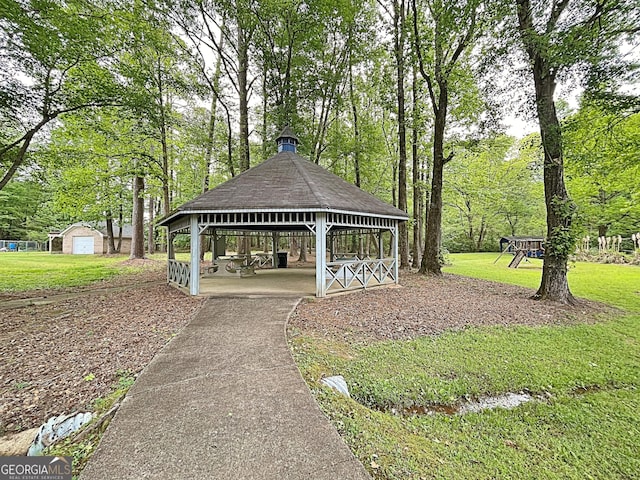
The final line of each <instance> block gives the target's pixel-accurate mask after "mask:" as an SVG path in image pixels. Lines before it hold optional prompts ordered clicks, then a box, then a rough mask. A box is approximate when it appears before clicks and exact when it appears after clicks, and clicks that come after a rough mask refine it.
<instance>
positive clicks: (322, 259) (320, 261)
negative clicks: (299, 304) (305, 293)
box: [316, 212, 327, 298]
mask: <svg viewBox="0 0 640 480" xmlns="http://www.w3.org/2000/svg"><path fill="white" fill-rule="evenodd" d="M326 269H327V214H326V213H324V212H318V213H316V297H320V298H323V297H326V296H327V280H326V274H325V270H326Z"/></svg>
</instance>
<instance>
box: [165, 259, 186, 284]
mask: <svg viewBox="0 0 640 480" xmlns="http://www.w3.org/2000/svg"><path fill="white" fill-rule="evenodd" d="M167 268H168V275H167V279H168V280H169V281H170V282H173V283H177V284H178V285H180V286H181V287H188V286H189V281H190V280H191V264H190V263H189V262H179V261H177V260H169V263H168V265H167Z"/></svg>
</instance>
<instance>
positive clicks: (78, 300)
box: [0, 269, 605, 435]
mask: <svg viewBox="0 0 640 480" xmlns="http://www.w3.org/2000/svg"><path fill="white" fill-rule="evenodd" d="M163 279H164V271H157V269H156V270H153V269H152V270H149V271H147V272H143V273H141V274H137V275H129V276H122V277H117V278H116V279H112V280H109V281H107V282H100V283H99V284H94V285H92V286H90V287H84V288H82V289H72V290H67V291H66V292H59V291H56V292H43V291H34V292H28V293H27V294H23V295H20V296H21V297H23V298H25V297H27V298H28V297H37V296H46V295H50V294H56V293H58V294H59V293H71V292H76V293H77V295H76V296H74V297H73V298H66V299H62V300H58V301H55V302H53V303H50V304H46V305H39V306H25V307H21V308H13V309H0V358H1V359H2V362H0V435H2V434H3V433H9V432H13V431H21V430H24V429H27V428H31V427H37V426H39V425H40V424H42V423H43V422H44V421H46V420H47V419H48V418H49V417H50V416H52V415H60V414H63V413H71V412H74V411H79V410H86V409H88V408H89V407H90V405H91V402H92V401H93V400H94V399H96V398H98V397H100V396H103V395H106V394H108V393H109V392H110V391H111V389H112V387H113V385H114V383H115V382H116V381H117V378H118V373H119V372H123V371H129V372H133V373H137V372H139V371H141V370H142V369H143V368H144V366H145V365H147V364H148V363H149V361H150V360H151V359H152V358H153V356H154V355H155V354H156V353H157V352H158V351H159V350H160V348H162V346H164V345H165V344H166V342H167V341H168V340H169V339H170V338H171V337H172V335H174V334H175V333H177V332H179V331H180V329H181V328H182V327H183V326H184V325H185V324H186V323H187V322H188V321H189V320H190V319H191V318H192V316H193V315H194V314H195V312H196V311H197V309H198V308H199V306H200V305H201V304H202V299H197V298H192V297H189V296H187V295H184V294H183V293H181V292H179V291H177V290H175V289H173V288H171V287H168V286H167V285H165V284H164V283H163ZM402 283H403V286H401V287H398V288H378V289H373V290H369V291H363V292H358V293H353V294H349V295H343V296H338V297H332V298H329V299H326V300H321V301H313V302H303V303H301V304H300V305H299V306H298V308H297V310H296V311H295V313H294V314H293V316H292V318H291V319H290V322H289V324H290V327H292V328H298V329H301V330H303V331H305V332H314V333H316V334H320V335H330V336H333V337H338V338H342V339H346V340H349V341H366V342H370V341H379V340H390V339H393V340H399V339H410V338H415V337H418V336H424V335H434V334H439V333H442V332H444V331H446V330H452V329H453V330H460V329H464V328H467V327H471V326H487V325H557V324H572V323H577V322H593V321H594V318H597V316H596V315H594V314H596V313H598V312H601V311H603V310H604V309H605V307H603V306H601V305H599V304H595V303H590V302H586V301H585V302H580V304H579V305H578V306H573V307H564V306H559V305H556V304H550V303H545V302H539V301H534V300H531V299H530V297H531V295H532V294H533V291H532V290H528V289H525V288H520V287H515V286H510V285H502V284H498V283H492V282H487V281H483V280H475V279H470V278H464V277H458V276H454V275H444V276H442V277H441V278H433V277H424V276H420V275H416V274H410V273H406V272H403V274H402ZM122 286H126V287H128V288H124V289H123V288H120V287H122ZM104 289H107V290H105V291H101V290H104ZM16 297H17V296H9V295H7V296H5V299H14V300H15V298H16Z"/></svg>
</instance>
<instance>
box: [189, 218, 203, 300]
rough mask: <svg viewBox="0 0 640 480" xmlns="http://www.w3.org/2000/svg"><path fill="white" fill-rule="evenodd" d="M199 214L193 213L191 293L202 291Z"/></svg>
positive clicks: (195, 293) (191, 231)
mask: <svg viewBox="0 0 640 480" xmlns="http://www.w3.org/2000/svg"><path fill="white" fill-rule="evenodd" d="M198 230H199V228H198V215H191V229H190V234H191V272H190V277H189V293H190V294H191V295H198V294H199V293H200V235H199V232H198Z"/></svg>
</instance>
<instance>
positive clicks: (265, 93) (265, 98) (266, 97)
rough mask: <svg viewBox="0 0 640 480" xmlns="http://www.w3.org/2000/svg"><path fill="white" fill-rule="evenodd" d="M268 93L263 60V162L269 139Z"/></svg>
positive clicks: (265, 157)
mask: <svg viewBox="0 0 640 480" xmlns="http://www.w3.org/2000/svg"><path fill="white" fill-rule="evenodd" d="M268 104H269V103H268V94H267V63H266V62H263V65H262V161H263V162H264V161H265V160H266V159H267V157H268V151H269V141H268V140H267V131H268V129H267V123H268V119H267V106H268Z"/></svg>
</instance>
